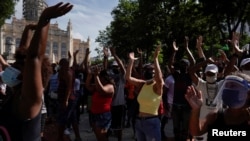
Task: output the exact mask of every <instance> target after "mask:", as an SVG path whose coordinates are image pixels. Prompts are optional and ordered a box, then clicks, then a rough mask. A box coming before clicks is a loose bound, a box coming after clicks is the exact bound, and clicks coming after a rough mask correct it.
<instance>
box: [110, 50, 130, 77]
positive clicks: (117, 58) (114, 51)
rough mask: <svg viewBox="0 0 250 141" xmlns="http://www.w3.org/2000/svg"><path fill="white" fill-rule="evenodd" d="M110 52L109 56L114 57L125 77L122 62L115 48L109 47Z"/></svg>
mask: <svg viewBox="0 0 250 141" xmlns="http://www.w3.org/2000/svg"><path fill="white" fill-rule="evenodd" d="M110 52H111V55H112V56H114V58H115V61H116V62H117V64H118V66H119V67H120V70H121V73H122V74H124V75H125V72H126V70H125V67H124V65H123V62H122V60H121V59H120V58H119V57H118V56H117V54H116V50H115V48H114V47H110Z"/></svg>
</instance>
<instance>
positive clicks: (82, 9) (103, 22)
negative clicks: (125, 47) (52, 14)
mask: <svg viewBox="0 0 250 141" xmlns="http://www.w3.org/2000/svg"><path fill="white" fill-rule="evenodd" d="M60 1H62V2H70V3H71V4H73V5H74V7H73V9H72V10H71V11H70V12H69V13H67V14H66V15H64V16H63V17H59V18H57V19H54V20H52V21H51V23H55V22H56V21H57V22H58V25H59V27H60V28H61V29H63V30H66V28H67V24H68V21H69V20H71V22H72V26H73V37H74V38H78V39H82V40H84V41H86V40H87V38H88V37H89V38H90V50H91V54H90V56H91V57H93V56H96V55H97V54H96V52H95V51H94V49H95V48H96V47H97V46H98V43H96V42H95V39H96V38H97V36H98V34H99V31H100V30H105V28H106V27H107V26H108V25H109V24H110V22H111V20H112V17H111V14H110V13H111V11H112V10H113V8H115V7H116V6H117V4H118V0H53V1H51V0H47V3H48V5H49V6H51V5H54V4H56V3H58V2H60ZM15 16H16V17H17V18H22V0H20V1H19V2H18V4H17V5H16V14H15ZM8 21H9V20H7V22H8Z"/></svg>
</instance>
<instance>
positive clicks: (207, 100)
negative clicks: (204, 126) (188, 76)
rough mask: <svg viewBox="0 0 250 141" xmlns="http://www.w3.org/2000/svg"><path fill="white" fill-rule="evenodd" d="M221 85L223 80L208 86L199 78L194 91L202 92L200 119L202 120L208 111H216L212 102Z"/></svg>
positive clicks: (215, 106)
mask: <svg viewBox="0 0 250 141" xmlns="http://www.w3.org/2000/svg"><path fill="white" fill-rule="evenodd" d="M222 84H223V80H220V81H219V82H216V83H215V84H209V83H207V81H204V80H203V79H201V78H199V81H198V85H197V86H196V89H197V90H200V91H201V92H202V98H203V105H202V106H201V112H200V118H204V117H205V116H206V115H207V114H208V113H209V112H210V111H214V110H217V105H216V104H213V102H214V99H215V97H216V95H217V94H218V92H219V89H220V87H221V86H222Z"/></svg>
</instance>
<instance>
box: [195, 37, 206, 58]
mask: <svg viewBox="0 0 250 141" xmlns="http://www.w3.org/2000/svg"><path fill="white" fill-rule="evenodd" d="M202 45H203V37H202V36H199V37H198V38H197V39H196V48H197V50H198V56H199V59H200V60H203V61H204V60H206V56H205V54H204V52H203V49H202Z"/></svg>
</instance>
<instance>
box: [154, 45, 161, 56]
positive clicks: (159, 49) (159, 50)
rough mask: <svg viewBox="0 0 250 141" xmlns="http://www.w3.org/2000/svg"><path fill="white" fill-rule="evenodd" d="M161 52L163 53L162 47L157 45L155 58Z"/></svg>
mask: <svg viewBox="0 0 250 141" xmlns="http://www.w3.org/2000/svg"><path fill="white" fill-rule="evenodd" d="M160 52H161V45H157V47H156V49H155V53H154V58H157V57H158V55H159V54H160Z"/></svg>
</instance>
